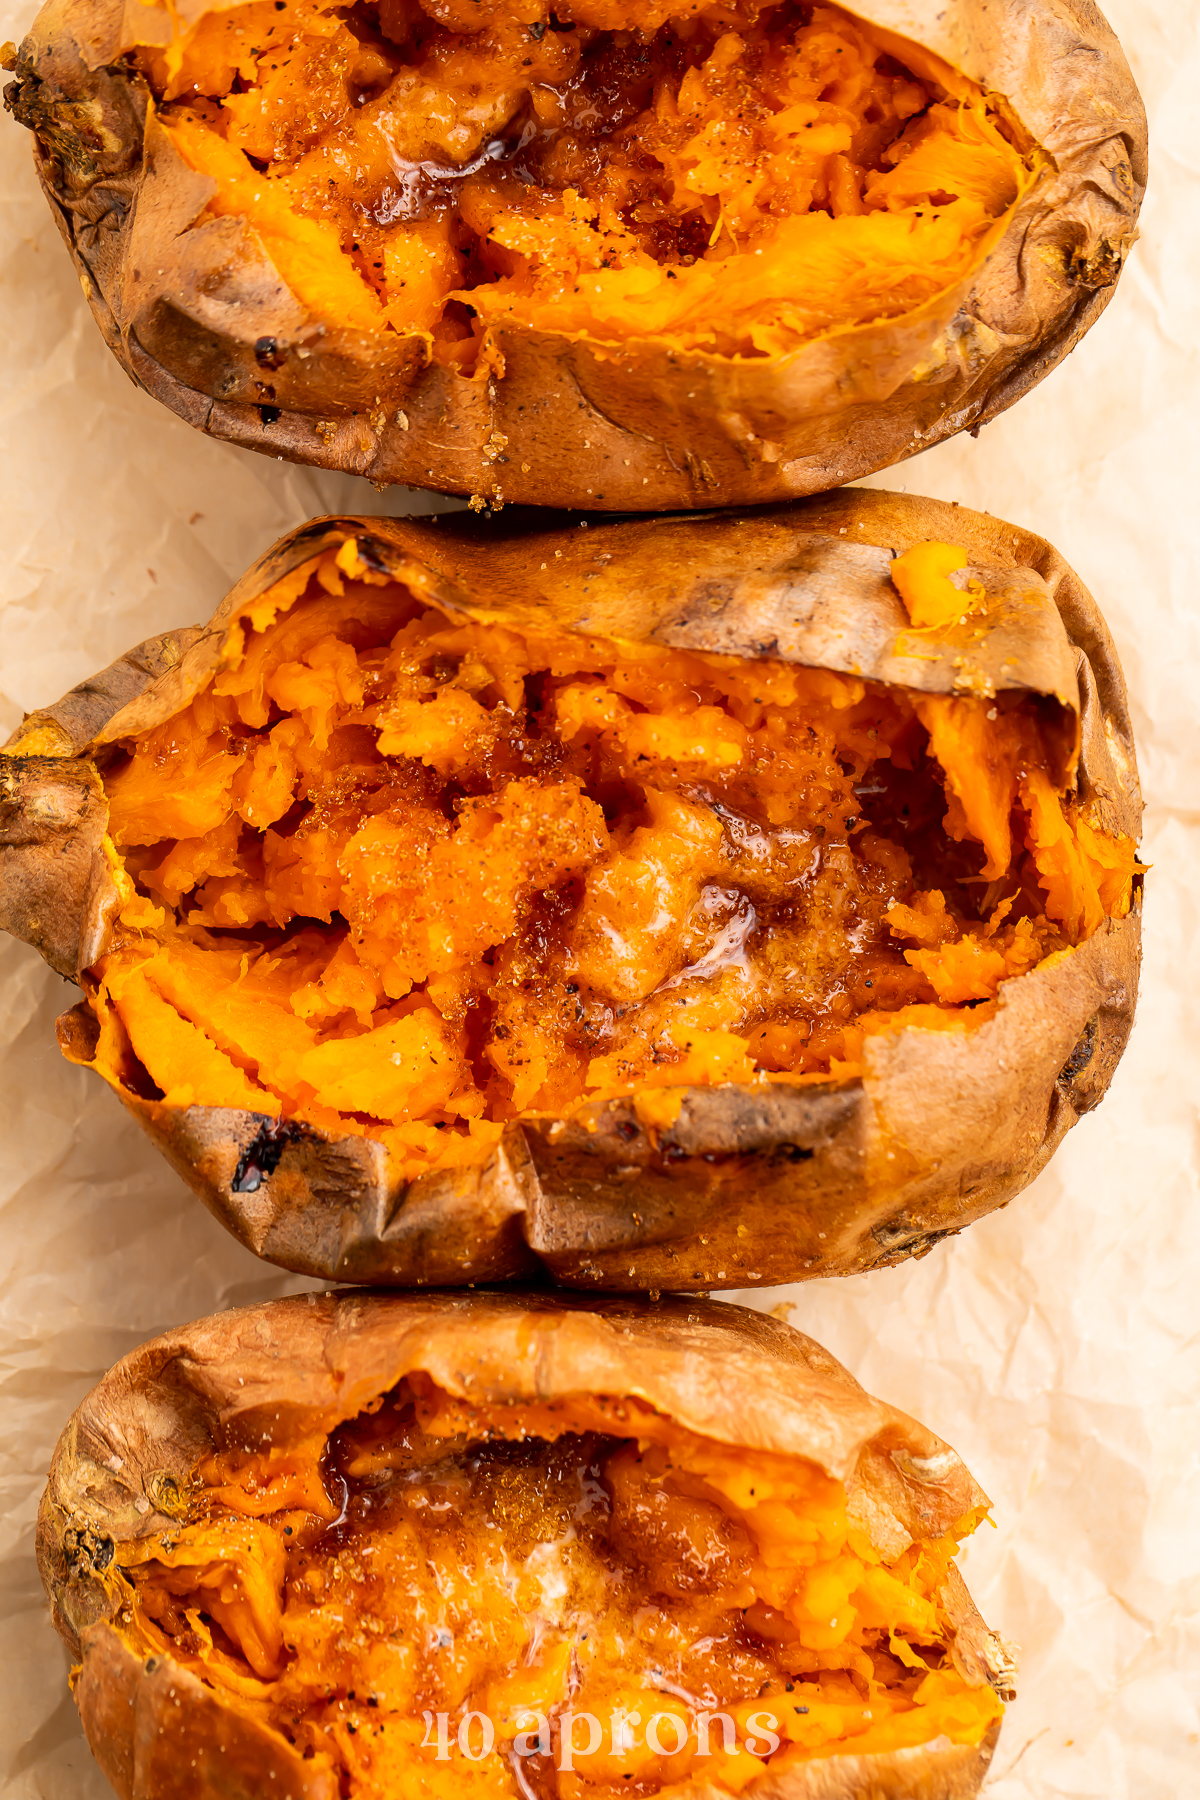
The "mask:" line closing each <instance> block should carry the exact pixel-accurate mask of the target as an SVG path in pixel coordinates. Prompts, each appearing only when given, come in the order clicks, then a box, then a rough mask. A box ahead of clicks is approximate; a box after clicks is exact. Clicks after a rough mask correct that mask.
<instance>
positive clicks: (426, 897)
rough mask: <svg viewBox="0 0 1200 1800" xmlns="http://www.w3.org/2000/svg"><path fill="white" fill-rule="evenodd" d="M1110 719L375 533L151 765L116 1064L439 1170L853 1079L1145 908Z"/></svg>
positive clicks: (165, 727)
mask: <svg viewBox="0 0 1200 1800" xmlns="http://www.w3.org/2000/svg"><path fill="white" fill-rule="evenodd" d="M939 579H941V578H939ZM945 585H947V586H949V585H950V584H949V583H946V584H945ZM953 591H954V592H955V593H956V595H957V600H958V604H959V605H961V604H962V595H961V594H958V592H957V590H953ZM1075 731H1076V726H1075V720H1074V716H1073V715H1072V714H1069V713H1067V712H1066V711H1065V709H1063V708H1061V707H1060V706H1059V705H1058V703H1057V702H1055V701H1043V700H1041V699H1039V698H1037V697H1036V696H1031V695H1029V694H1027V693H1024V692H1020V693H1017V692H1012V693H1004V694H1000V695H998V696H996V697H995V698H994V699H987V698H974V697H969V696H968V697H964V698H952V697H948V696H941V695H924V694H919V693H915V692H911V691H909V690H907V689H904V688H899V687H891V686H887V685H884V684H881V683H873V682H869V681H865V680H861V679H858V678H855V677H852V676H848V675H843V674H838V673H834V672H830V671H826V670H820V669H813V668H808V667H803V666H800V665H796V664H790V663H785V662H780V661H774V660H767V659H764V660H760V661H748V660H742V659H739V658H737V657H733V656H718V655H709V654H706V653H700V652H693V651H688V650H678V649H671V648H667V647H664V646H661V645H658V644H654V643H645V642H632V641H625V640H623V641H620V642H618V641H616V640H613V639H609V638H600V637H592V636H589V635H587V634H586V633H585V632H582V631H574V630H566V629H563V628H558V627H555V626H553V625H552V624H541V623H538V622H536V621H535V622H534V623H531V624H528V625H524V626H522V627H521V628H519V629H518V628H517V627H516V626H514V625H513V624H512V623H511V622H510V623H505V619H504V617H503V616H499V615H488V616H486V617H485V616H483V615H480V616H479V617H468V616H464V615H461V614H459V615H455V616H452V615H451V614H449V613H447V612H446V611H443V610H441V609H440V608H438V607H436V606H432V605H429V604H428V603H426V602H424V601H422V600H420V599H418V598H416V597H415V596H414V594H413V592H412V591H411V590H410V589H409V588H408V587H406V586H404V585H403V584H402V583H400V582H398V581H396V580H394V579H392V577H391V576H390V575H388V574H386V573H382V572H379V571H378V570H376V569H372V568H371V567H369V566H368V565H367V563H365V562H364V561H363V559H362V556H361V555H360V552H359V548H358V545H357V543H356V541H355V540H354V539H353V538H347V539H346V540H345V541H344V542H343V544H342V545H341V548H340V549H338V550H337V551H336V552H335V551H334V550H332V549H331V550H327V551H325V552H324V553H323V554H322V555H321V556H319V557H317V558H314V559H313V560H312V561H310V562H309V563H307V564H305V565H304V566H303V567H301V568H299V569H298V570H296V571H295V572H294V573H292V574H290V575H288V576H287V577H285V578H284V579H283V580H281V581H279V582H277V583H276V584H275V586H273V587H272V588H270V589H269V590H268V591H267V593H266V594H265V595H263V596H262V597H261V598H259V599H257V600H254V601H252V602H249V603H247V604H246V605H245V606H244V607H243V608H242V610H241V612H240V614H239V615H238V616H237V617H236V618H235V619H234V620H233V622H232V624H231V625H230V626H229V628H228V632H227V635H226V637H225V640H224V646H223V652H222V659H221V663H220V666H219V668H218V669H217V671H216V672H215V674H214V675H211V676H209V677H208V679H207V681H206V684H205V685H204V686H203V687H202V688H201V690H200V691H199V693H197V694H196V696H195V698H193V699H192V701H191V702H190V704H188V705H187V706H186V707H184V708H183V710H181V711H179V712H177V713H176V714H175V715H174V716H172V717H169V718H168V719H166V720H165V721H164V722H162V723H160V724H158V725H156V726H154V727H152V728H148V729H146V730H145V731H144V732H143V733H142V734H141V735H140V736H138V737H136V738H134V739H131V740H127V741H125V742H124V743H122V744H120V745H118V746H116V747H115V756H114V760H112V761H111V762H110V763H109V764H108V766H107V767H106V769H105V771H104V774H103V780H104V785H105V789H106V792H107V797H108V803H109V808H110V818H109V830H110V833H111V839H110V843H109V854H110V857H111V863H112V869H113V872H114V876H115V878H116V882H117V887H118V892H119V895H120V897H121V901H120V911H119V913H118V915H117V918H116V921H115V925H114V929H113V933H112V936H111V939H110V942H109V947H108V949H107V950H106V952H105V954H104V955H103V956H102V957H101V958H100V960H99V961H98V962H97V963H96V964H95V966H94V967H93V969H92V970H91V971H90V973H89V975H88V977H87V982H88V989H89V992H90V994H91V997H92V1003H93V1006H94V1007H95V1010H96V1012H97V1015H98V1017H99V1020H100V1027H101V1029H100V1036H99V1041H98V1044H97V1047H96V1052H95V1061H96V1066H97V1067H99V1068H100V1069H101V1071H102V1072H103V1073H105V1074H106V1075H107V1076H108V1078H109V1079H110V1080H112V1081H114V1082H116V1083H119V1084H121V1085H123V1086H125V1087H126V1088H127V1089H129V1090H132V1091H133V1092H136V1093H139V1094H141V1095H143V1096H146V1097H149V1098H158V1099H164V1100H165V1101H166V1102H167V1103H168V1104H170V1105H174V1106H188V1105H192V1104H200V1105H207V1106H228V1107H238V1108H246V1109H249V1110H250V1111H252V1112H256V1113H260V1114H264V1115H267V1116H270V1117H274V1118H277V1119H279V1118H282V1119H292V1120H300V1121H305V1122H307V1123H308V1124H311V1125H314V1126H316V1127H318V1128H322V1129H324V1130H326V1131H328V1132H330V1133H332V1134H334V1135H339V1136H340V1135H344V1134H346V1133H365V1134H367V1135H370V1136H372V1137H376V1138H379V1139H382V1140H383V1141H384V1142H385V1143H387V1144H388V1145H389V1147H390V1149H391V1151H392V1153H393V1154H394V1155H395V1156H396V1157H397V1158H398V1159H399V1166H400V1168H401V1169H402V1170H404V1171H406V1172H407V1174H408V1175H410V1176H415V1175H417V1174H420V1173H421V1172H423V1171H424V1170H426V1169H430V1168H433V1167H447V1166H451V1165H453V1164H455V1163H463V1162H477V1161H480V1160H482V1159H484V1158H485V1157H486V1156H487V1155H488V1154H489V1152H490V1150H491V1148H492V1146H493V1145H494V1144H495V1143H496V1141H497V1140H498V1138H499V1137H500V1135H501V1133H502V1132H503V1131H504V1129H505V1126H506V1124H507V1123H508V1122H509V1121H512V1120H515V1119H520V1118H522V1117H527V1116H530V1115H532V1114H543V1115H545V1114H550V1115H555V1116H563V1115H565V1114H568V1113H570V1112H571V1110H572V1109H574V1108H576V1107H577V1106H579V1105H581V1104H585V1103H587V1102H590V1101H594V1100H597V1099H603V1098H607V1097H610V1096H612V1095H615V1094H628V1093H632V1094H633V1095H634V1096H635V1105H636V1106H637V1108H638V1110H639V1112H643V1111H644V1113H645V1118H646V1122H647V1123H648V1124H649V1125H651V1126H653V1125H654V1123H655V1122H656V1121H658V1122H667V1123H669V1122H670V1119H671V1117H673V1114H672V1112H671V1108H672V1106H674V1111H675V1112H676V1113H677V1112H678V1105H679V1098H680V1096H681V1093H682V1090H683V1089H684V1088H685V1087H688V1086H696V1085H709V1084H720V1083H726V1082H742V1083H753V1082H757V1083H771V1082H791V1083H801V1084H803V1083H806V1082H828V1081H829V1080H830V1079H831V1078H832V1079H834V1080H851V1079H853V1078H855V1077H857V1076H859V1075H861V1073H862V1061H863V1054H864V1045H865V1043H866V1042H867V1040H868V1039H869V1038H870V1037H871V1036H872V1035H874V1034H876V1033H879V1032H887V1031H894V1030H897V1029H899V1028H901V1027H905V1026H910V1025H912V1026H918V1027H921V1028H924V1029H928V1030H940V1031H959V1032H962V1031H969V1030H971V1029H973V1028H974V1027H976V1026H977V1025H979V1024H980V1023H981V1022H982V1021H983V1020H985V1019H988V1018H990V1017H991V1016H992V1014H993V1013H994V1011H995V1008H996V1005H997V997H998V993H999V990H1000V985H1001V983H1002V982H1004V981H1005V980H1008V979H1010V978H1013V977H1018V976H1021V975H1023V974H1025V973H1026V972H1028V971H1029V970H1031V969H1034V968H1036V967H1037V966H1038V965H1039V964H1040V963H1042V962H1043V961H1044V960H1045V959H1046V958H1047V957H1054V956H1059V955H1062V954H1070V952H1071V951H1072V949H1073V948H1074V947H1075V946H1077V945H1078V944H1080V943H1082V942H1083V941H1084V940H1085V939H1087V938H1088V937H1089V936H1090V935H1091V934H1092V933H1093V932H1095V931H1096V930H1097V929H1098V928H1099V927H1100V925H1101V924H1102V923H1103V922H1104V920H1105V919H1106V918H1108V917H1121V916H1123V915H1124V913H1125V912H1127V911H1128V908H1129V905H1130V896H1131V890H1132V881H1133V877H1134V873H1135V871H1136V868H1137V864H1136V862H1135V857H1134V846H1133V844H1132V843H1131V841H1130V840H1128V839H1125V838H1113V837H1111V836H1109V835H1107V834H1106V833H1105V832H1103V831H1102V830H1100V829H1099V828H1098V827H1096V826H1095V825H1093V824H1092V823H1090V822H1089V821H1088V819H1087V818H1086V817H1085V816H1084V814H1083V813H1082V812H1081V810H1080V809H1079V808H1078V806H1077V805H1076V804H1075V802H1074V800H1073V799H1072V798H1071V795H1070V783H1071V780H1072V771H1073V765H1074V741H1075V737H1074V734H1075ZM662 1090H668V1091H667V1092H663V1091H662Z"/></svg>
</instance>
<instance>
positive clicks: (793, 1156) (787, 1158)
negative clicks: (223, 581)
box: [775, 1144, 816, 1163]
mask: <svg viewBox="0 0 1200 1800" xmlns="http://www.w3.org/2000/svg"><path fill="white" fill-rule="evenodd" d="M815 1155H816V1151H815V1150H808V1149H806V1148H805V1147H804V1145H803V1144H778V1145H776V1148H775V1160H776V1162H790V1163H802V1162H811V1161H812V1159H813V1157H814V1156H815Z"/></svg>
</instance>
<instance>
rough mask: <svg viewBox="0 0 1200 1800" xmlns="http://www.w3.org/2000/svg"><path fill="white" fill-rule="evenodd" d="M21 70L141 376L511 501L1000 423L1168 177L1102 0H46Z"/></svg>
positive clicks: (631, 492)
mask: <svg viewBox="0 0 1200 1800" xmlns="http://www.w3.org/2000/svg"><path fill="white" fill-rule="evenodd" d="M16 67H17V72H18V79H17V81H16V82H15V83H14V84H13V85H12V87H10V89H9V90H8V95H9V104H10V106H11V108H12V110H13V111H14V112H15V113H16V115H17V117H18V118H20V119H21V120H22V121H23V122H24V123H25V124H27V125H28V126H30V127H31V129H32V130H33V131H34V132H35V134H36V139H37V161H38V169H39V172H40V175H41V179H42V182H43V184H44V186H45V189H46V192H47V195H48V196H49V198H50V201H51V204H52V205H53V207H54V210H55V214H56V217H57V219H58V221H59V224H60V225H61V227H62V230H63V232H64V235H65V237H66V239H67V242H68V244H69V246H70V248H71V252H72V254H73V256H74V258H75V261H76V264H77V266H78V268H79V271H80V274H81V277H82V279H83V284H84V289H85V291H86V293H87V295H88V298H89V300H90V302H91V305H92V307H93V310H94V311H95V313H96V316H97V318H98V320H99V321H100V324H101V327H102V329H103V331H104V334H105V337H106V339H107V341H108V343H109V345H110V347H111V348H112V349H113V351H114V352H115V353H116V355H117V356H118V357H119V358H120V360H121V361H122V363H123V364H124V366H125V367H126V369H127V370H128V371H129V372H130V374H131V375H132V376H133V377H134V378H135V379H136V380H137V381H139V382H140V383H141V384H142V385H143V386H145V387H146V388H148V389H149V391H150V392H151V393H153V394H155V395H157V396H158V397H159V398H160V399H162V400H164V401H165V402H166V404H167V405H169V406H171V407H173V408H174V409H175V410H176V411H177V412H179V413H180V414H181V415H182V416H183V417H184V418H186V419H187V420H189V421H190V422H191V423H193V424H195V425H197V426H199V427H201V428H202V429H203V430H205V431H207V432H210V433H211V434H213V435H214V436H217V437H221V438H228V439H231V440H232V441H234V442H236V443H239V444H245V445H250V446H252V447H254V448H257V449H261V450H264V451H267V452H269V453H270V454H272V455H276V456H287V457H291V458H293V459H295V460H297V461H300V462H308V463H317V464H321V465H323V466H326V467H331V468H338V469H348V470H353V471H355V472H357V473H360V474H366V475H369V476H370V477H371V478H372V479H374V480H377V481H400V482H407V483H409V484H411V485H415V486H419V487H429V488H436V489H440V490H443V491H447V492H456V493H465V494H472V495H475V496H477V497H478V500H479V502H480V503H482V502H483V501H484V500H486V501H487V502H489V503H490V504H492V505H498V504H499V503H500V502H501V501H502V500H510V501H511V500H516V501H527V502H532V503H535V504H541V505H554V506H567V507H584V508H590V509H602V510H628V509H634V510H642V511H644V510H657V509H661V508H663V507H666V506H708V505H711V504H713V503H718V504H739V505H740V504H746V503H747V502H750V501H767V500H776V499H781V498H785V497H788V496H792V495H798V494H806V493H811V492H814V491H817V490H821V489H825V488H829V487H833V486H835V485H836V484H837V483H838V482H840V481H842V480H850V479H852V478H853V477H855V476H858V475H861V474H863V473H865V472H867V471H869V470H872V469H878V468H882V467H884V466H885V465H887V464H889V463H892V462H895V461H897V460H898V459H899V458H901V457H904V456H907V455H910V454H911V453H912V452H913V451H914V450H918V449H923V448H924V447H926V446H927V445H928V444H930V443H933V442H935V441H937V440H938V439H940V438H942V437H945V436H947V435H949V434H951V433H953V432H955V431H960V430H962V429H963V428H964V427H974V426H977V425H979V424H980V423H982V422H983V421H985V420H986V419H988V418H990V417H992V416H993V415H994V414H995V413H997V412H999V411H1001V410H1002V409H1003V408H1004V407H1006V406H1008V405H1010V404H1011V403H1012V401H1014V400H1015V399H1017V398H1018V397H1019V396H1020V395H1021V394H1022V393H1023V392H1025V390H1026V389H1027V388H1029V387H1030V386H1032V385H1033V383H1035V382H1036V381H1038V380H1039V379H1040V378H1041V376H1042V375H1043V374H1045V373H1046V371H1047V370H1048V369H1049V368H1051V367H1053V365H1054V364H1055V363H1056V362H1057V361H1058V360H1059V358H1060V357H1061V356H1063V355H1064V354H1065V353H1066V352H1067V351H1068V350H1069V349H1070V348H1071V347H1072V346H1073V344H1075V343H1076V342H1077V341H1078V339H1079V337H1080V336H1081V335H1082V333H1083V332H1084V331H1085V330H1086V329H1087V328H1088V326H1089V325H1090V324H1091V323H1092V321H1093V320H1094V319H1095V317H1096V316H1097V314H1098V313H1099V311H1100V310H1101V309H1102V308H1103V306H1104V304H1105V303H1106V301H1107V299H1108V298H1109V296H1110V295H1111V293H1112V290H1113V285H1114V283H1115V281H1116V279H1117V276H1118V274H1119V272H1120V269H1121V265H1122V262H1123V260H1124V257H1125V255H1126V253H1127V251H1128V248H1129V246H1130V244H1131V242H1132V241H1133V236H1134V226H1135V220H1136V216H1137V211H1138V206H1139V204H1140V200H1141V194H1142V187H1143V183H1144V179H1145V120H1144V115H1143V112H1142V107H1141V102H1140V100H1139V98H1138V95H1137V91H1136V88H1135V87H1134V84H1133V81H1132V78H1131V76H1130V74H1129V70H1128V67H1127V66H1126V63H1125V60H1124V58H1123V56H1122V54H1121V51H1120V48H1119V46H1118V45H1117V43H1116V41H1115V39H1114V37H1113V35H1112V33H1111V31H1110V30H1109V29H1108V27H1107V25H1106V24H1105V23H1104V21H1103V20H1102V19H1101V17H1100V15H1099V13H1098V12H1097V11H1096V9H1095V7H1094V6H1093V5H1092V4H1091V3H1090V0H1042V3H1041V4H1039V5H1037V6H1031V5H1028V4H1026V3H1025V0H957V4H955V5H953V6H946V5H935V4H933V0H923V3H922V4H918V5H915V6H913V5H910V4H900V0H859V3H858V4H857V5H855V6H854V7H852V8H850V9H848V10H845V9H841V8H838V7H835V6H831V5H826V4H810V3H809V0H782V3H774V4H772V3H769V0H767V3H764V0H736V3H734V4H710V5H704V6H699V5H683V4H682V0H681V3H680V4H679V5H673V4H672V3H671V0H642V3H641V4H639V5H629V4H626V5H622V4H620V3H619V0H569V3H568V4H564V5H560V6H558V8H557V10H555V11H548V10H547V8H546V6H545V4H544V0H485V3H484V4H480V0H423V3H421V0H356V3H355V4H354V5H352V6H348V7H347V6H342V5H338V6H334V5H333V4H332V3H331V0H243V3H242V4H235V5H215V4H208V3H206V0H187V3H186V4H183V3H181V4H179V5H176V4H174V3H171V4H168V3H167V0H152V3H149V4H143V5H139V6H137V7H134V8H130V7H127V6H125V5H124V4H123V3H122V0H50V4H49V5H48V6H46V7H45V9H44V10H43V12H42V13H41V14H40V15H39V17H38V19H37V21H36V22H35V24H34V26H33V28H32V30H31V32H30V34H29V36H28V37H27V39H26V40H25V43H24V44H23V45H22V47H21V51H20V55H19V58H18V61H17V64H16Z"/></svg>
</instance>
